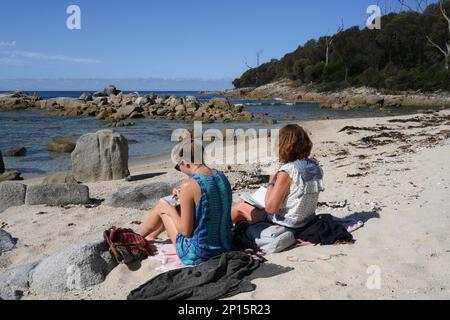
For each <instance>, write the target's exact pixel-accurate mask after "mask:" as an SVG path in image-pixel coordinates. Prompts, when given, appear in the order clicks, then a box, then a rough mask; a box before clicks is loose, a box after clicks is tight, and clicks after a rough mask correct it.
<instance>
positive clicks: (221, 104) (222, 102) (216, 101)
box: [208, 98, 232, 109]
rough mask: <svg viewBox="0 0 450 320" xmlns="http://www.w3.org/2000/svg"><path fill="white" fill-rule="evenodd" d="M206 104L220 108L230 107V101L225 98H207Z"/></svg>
mask: <svg viewBox="0 0 450 320" xmlns="http://www.w3.org/2000/svg"><path fill="white" fill-rule="evenodd" d="M208 105H210V106H213V107H215V108H220V109H230V108H231V107H232V106H231V103H230V101H229V100H228V99H226V98H213V99H211V100H209V102H208Z"/></svg>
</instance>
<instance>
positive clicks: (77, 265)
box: [30, 241, 117, 294]
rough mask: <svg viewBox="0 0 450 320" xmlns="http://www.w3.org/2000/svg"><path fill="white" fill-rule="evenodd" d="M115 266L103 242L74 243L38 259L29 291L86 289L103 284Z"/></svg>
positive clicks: (56, 291)
mask: <svg viewBox="0 0 450 320" xmlns="http://www.w3.org/2000/svg"><path fill="white" fill-rule="evenodd" d="M116 265H117V264H116V262H115V261H114V259H113V258H112V257H111V255H110V253H109V252H108V247H107V245H106V244H105V242H104V241H93V242H86V243H82V244H78V245H75V246H72V247H70V248H68V249H66V250H64V251H62V252H60V253H57V254H55V255H52V256H50V257H48V258H46V259H44V260H42V262H41V263H39V264H38V266H37V267H36V268H35V269H34V270H33V273H32V275H31V286H30V289H31V291H32V292H34V293H37V294H50V293H61V292H67V291H71V290H82V289H86V288H88V287H91V286H94V285H96V284H99V283H101V282H103V281H104V280H105V277H106V275H107V274H108V273H109V272H110V271H111V270H112V269H113V268H114V267H115V266H116Z"/></svg>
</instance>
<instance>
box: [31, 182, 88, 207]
mask: <svg viewBox="0 0 450 320" xmlns="http://www.w3.org/2000/svg"><path fill="white" fill-rule="evenodd" d="M88 202H89V188H88V186H86V185H81V184H71V183H65V184H45V185H44V184H41V185H32V186H28V188H27V192H26V196H25V204H27V205H39V204H46V205H50V206H65V205H68V204H87V203H88Z"/></svg>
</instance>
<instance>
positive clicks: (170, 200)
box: [163, 195, 180, 207]
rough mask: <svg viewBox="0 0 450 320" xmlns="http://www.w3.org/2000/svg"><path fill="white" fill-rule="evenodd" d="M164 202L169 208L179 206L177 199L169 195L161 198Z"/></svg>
mask: <svg viewBox="0 0 450 320" xmlns="http://www.w3.org/2000/svg"><path fill="white" fill-rule="evenodd" d="M163 199H164V200H165V201H167V202H168V203H169V204H170V205H171V206H174V207H176V206H179V205H180V201H178V198H176V197H175V196H174V195H170V196H167V197H164V198H163Z"/></svg>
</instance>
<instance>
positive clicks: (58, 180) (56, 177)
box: [42, 172, 78, 184]
mask: <svg viewBox="0 0 450 320" xmlns="http://www.w3.org/2000/svg"><path fill="white" fill-rule="evenodd" d="M62 183H78V181H77V180H76V179H75V177H74V176H73V175H72V174H71V173H67V172H56V173H53V174H52V175H50V176H48V177H45V178H44V180H43V181H42V184H62Z"/></svg>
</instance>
